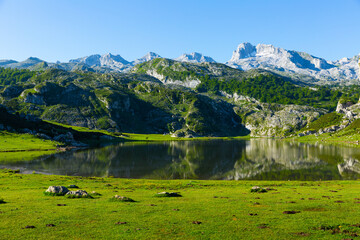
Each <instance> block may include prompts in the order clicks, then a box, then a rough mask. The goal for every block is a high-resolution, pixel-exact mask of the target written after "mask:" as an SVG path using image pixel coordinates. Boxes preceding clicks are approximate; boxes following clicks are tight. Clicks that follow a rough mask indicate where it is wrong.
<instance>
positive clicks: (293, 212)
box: [283, 211, 300, 214]
mask: <svg viewBox="0 0 360 240" xmlns="http://www.w3.org/2000/svg"><path fill="white" fill-rule="evenodd" d="M299 212H300V211H284V212H283V214H295V213H299Z"/></svg>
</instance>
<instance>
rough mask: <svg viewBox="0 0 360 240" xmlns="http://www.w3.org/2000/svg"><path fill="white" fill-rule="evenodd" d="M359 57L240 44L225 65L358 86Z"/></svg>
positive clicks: (91, 67) (106, 69)
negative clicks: (336, 57)
mask: <svg viewBox="0 0 360 240" xmlns="http://www.w3.org/2000/svg"><path fill="white" fill-rule="evenodd" d="M359 57H360V55H356V56H354V57H352V58H342V59H340V60H337V61H328V60H325V59H323V58H319V57H315V56H312V55H310V54H308V53H305V52H298V51H293V50H286V49H283V48H278V47H274V46H272V45H266V44H258V45H257V46H254V45H252V44H250V43H241V44H240V45H239V46H238V48H237V49H236V50H235V51H234V52H233V55H232V57H231V59H230V60H229V61H228V62H226V63H225V64H226V65H228V66H230V67H232V68H236V69H240V70H250V69H264V70H267V71H271V72H273V73H276V74H279V75H282V76H286V77H288V78H291V79H292V80H294V81H297V82H303V83H306V84H308V83H311V84H318V85H322V84H334V83H335V84H337V83H339V84H342V85H351V84H360V79H359V77H360V68H359V64H358V61H359ZM156 58H162V57H161V56H160V55H158V54H156V53H153V52H149V53H147V54H146V55H145V56H143V57H141V58H139V59H136V60H133V61H128V60H125V59H124V58H123V57H121V56H120V55H113V54H111V53H107V54H103V55H100V54H94V55H90V56H86V57H81V58H77V59H72V60H70V61H69V62H62V63H61V62H56V63H50V62H45V61H43V60H41V59H38V58H34V57H30V58H28V59H26V60H25V61H21V62H17V61H14V60H0V67H4V68H18V69H29V70H36V71H38V70H46V69H50V68H57V69H62V70H66V71H79V70H80V71H90V72H99V73H110V72H129V71H130V70H131V69H132V68H133V67H134V66H136V65H137V64H141V63H144V62H148V61H151V60H153V59H156ZM173 61H176V62H181V63H216V61H215V60H214V59H213V58H211V57H208V56H204V55H203V54H201V53H197V52H193V53H191V54H183V55H181V56H180V57H178V58H176V59H174V60H173ZM44 62H45V63H46V64H44ZM173 80H175V81H176V80H178V79H173Z"/></svg>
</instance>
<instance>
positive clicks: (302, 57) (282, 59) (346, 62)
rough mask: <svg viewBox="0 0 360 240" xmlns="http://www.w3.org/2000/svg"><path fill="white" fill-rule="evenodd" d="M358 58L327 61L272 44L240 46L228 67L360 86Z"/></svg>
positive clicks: (243, 44)
mask: <svg viewBox="0 0 360 240" xmlns="http://www.w3.org/2000/svg"><path fill="white" fill-rule="evenodd" d="M358 59H359V56H355V57H353V58H343V59H341V60H339V61H334V62H331V61H327V60H325V59H322V58H318V57H314V56H312V55H310V54H308V53H304V52H297V51H290V50H285V49H282V48H277V47H274V46H272V45H265V44H258V45H257V46H253V45H251V44H250V43H241V44H240V45H239V46H238V48H237V49H236V50H235V51H234V52H233V55H232V57H231V59H230V60H229V61H228V62H227V63H226V64H227V65H229V66H231V67H234V68H238V69H242V70H249V69H254V68H264V69H268V70H274V71H275V72H277V73H280V74H282V73H285V75H287V76H291V75H295V76H300V77H301V76H308V77H312V78H313V80H311V79H306V80H307V81H319V80H321V81H322V82H326V81H327V82H346V83H348V84H349V83H359V81H358V80H359V76H360V74H359V65H358Z"/></svg>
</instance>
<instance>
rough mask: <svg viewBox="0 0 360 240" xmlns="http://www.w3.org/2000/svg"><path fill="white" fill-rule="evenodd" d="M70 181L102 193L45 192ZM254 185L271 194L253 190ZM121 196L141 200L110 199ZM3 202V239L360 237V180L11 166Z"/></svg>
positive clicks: (1, 178)
mask: <svg viewBox="0 0 360 240" xmlns="http://www.w3.org/2000/svg"><path fill="white" fill-rule="evenodd" d="M70 184H76V185H77V186H79V187H80V189H83V190H86V191H88V192H89V193H91V192H92V191H96V192H97V193H100V194H101V196H95V195H94V198H93V199H91V198H80V199H69V198H66V197H64V196H45V195H44V194H43V192H44V191H45V190H46V189H47V188H48V186H50V185H62V186H68V185H70ZM254 185H259V186H262V187H266V188H270V189H271V190H269V191H268V192H266V193H251V192H250V189H251V187H252V186H254ZM162 191H174V192H179V193H180V194H181V195H182V197H176V198H159V197H155V196H154V195H155V194H156V193H158V192H162ZM114 195H120V196H126V197H130V198H132V199H134V200H135V201H136V202H133V203H132V202H114V201H110V199H111V198H112V197H113V196H114ZM0 199H3V201H4V202H5V203H3V204H0V236H1V237H0V238H1V239H304V238H305V239H346V238H350V239H351V238H356V237H357V236H358V235H360V228H359V226H360V225H359V224H360V220H359V218H358V213H359V211H360V182H358V181H319V182H297V181H198V180H197V181H191V180H169V181H167V180H161V181H159V180H130V179H116V178H95V177H94V178H84V177H67V176H55V175H39V174H28V175H23V174H17V173H14V172H12V171H9V170H5V169H3V170H0ZM285 211H295V212H292V213H294V214H284V212H285ZM288 213H289V212H288ZM290 213H291V212H290ZM121 223H122V224H121ZM47 224H53V225H54V226H50V227H49V226H46V225H47ZM26 226H28V228H26ZM29 226H33V227H34V228H29Z"/></svg>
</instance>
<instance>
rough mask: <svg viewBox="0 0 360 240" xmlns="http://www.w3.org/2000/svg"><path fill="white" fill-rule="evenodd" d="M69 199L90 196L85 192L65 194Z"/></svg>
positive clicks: (77, 191) (78, 191)
mask: <svg viewBox="0 0 360 240" xmlns="http://www.w3.org/2000/svg"><path fill="white" fill-rule="evenodd" d="M66 196H67V197H69V198H91V196H90V195H89V194H88V193H87V192H86V191H85V190H76V191H70V192H68V193H66Z"/></svg>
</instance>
